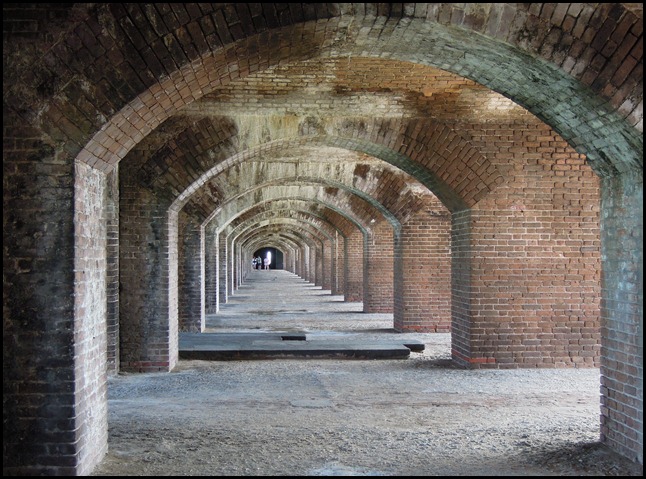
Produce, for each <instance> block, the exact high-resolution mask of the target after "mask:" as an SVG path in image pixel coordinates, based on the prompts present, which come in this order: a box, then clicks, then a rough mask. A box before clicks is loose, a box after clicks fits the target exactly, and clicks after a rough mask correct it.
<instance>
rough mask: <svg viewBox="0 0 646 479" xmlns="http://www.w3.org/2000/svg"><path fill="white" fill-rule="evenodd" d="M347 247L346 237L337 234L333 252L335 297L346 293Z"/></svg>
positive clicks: (333, 291)
mask: <svg viewBox="0 0 646 479" xmlns="http://www.w3.org/2000/svg"><path fill="white" fill-rule="evenodd" d="M345 247H346V239H345V237H344V236H342V235H340V234H339V233H337V234H336V240H335V241H334V251H333V258H334V269H333V275H332V294H334V295H341V294H344V291H345Z"/></svg>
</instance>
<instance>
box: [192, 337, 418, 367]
mask: <svg viewBox="0 0 646 479" xmlns="http://www.w3.org/2000/svg"><path fill="white" fill-rule="evenodd" d="M423 350H424V343H422V342H421V341H416V340H410V339H406V340H404V341H401V342H398V341H394V340H392V339H388V340H379V341H376V340H362V339H353V338H346V339H342V340H341V339H316V338H315V337H313V338H308V337H307V334H306V333H297V332H296V333H295V332H245V333H180V335H179V357H180V359H201V360H211V361H215V360H230V359H269V358H276V359H278V358H283V359H284V358H301V359H303V358H312V359H324V358H330V359H342V358H347V359H406V358H408V357H409V356H410V352H411V351H416V352H417V351H423Z"/></svg>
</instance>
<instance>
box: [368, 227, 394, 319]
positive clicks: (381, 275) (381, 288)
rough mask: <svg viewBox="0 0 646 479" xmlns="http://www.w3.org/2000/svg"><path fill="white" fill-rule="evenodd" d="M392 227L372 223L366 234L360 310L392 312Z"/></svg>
mask: <svg viewBox="0 0 646 479" xmlns="http://www.w3.org/2000/svg"><path fill="white" fill-rule="evenodd" d="M393 241H394V239H393V227H392V225H391V224H390V223H388V222H387V221H381V222H379V223H375V224H374V225H372V227H371V234H370V235H369V236H368V237H367V241H366V247H365V249H364V256H365V258H366V262H365V265H366V267H365V268H364V271H363V312H364V313H392V312H393Z"/></svg>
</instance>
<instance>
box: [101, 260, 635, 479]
mask: <svg viewBox="0 0 646 479" xmlns="http://www.w3.org/2000/svg"><path fill="white" fill-rule="evenodd" d="M391 328H392V315H384V314H365V313H362V312H361V304H360V303H343V301H342V297H339V296H332V295H330V292H329V291H327V292H326V291H322V290H321V288H320V287H315V286H313V285H311V284H310V283H306V282H304V281H302V280H301V279H300V278H298V277H296V276H295V275H291V274H290V273H287V272H284V271H269V272H266V271H257V272H253V273H252V275H251V277H250V278H249V280H248V281H247V282H246V283H245V285H243V286H242V287H241V288H240V290H239V291H237V292H236V294H235V295H234V296H233V297H231V298H230V300H229V301H228V302H227V304H226V305H223V306H222V308H221V311H220V313H218V314H216V315H212V316H209V318H208V320H207V331H211V332H212V331H259V330H266V331H296V330H298V331H302V332H306V333H307V334H308V339H310V338H326V337H334V338H335V339H344V338H346V339H351V338H356V337H362V338H388V337H390V338H392V337H393V335H397V337H398V338H399V337H402V338H406V337H410V338H414V339H420V340H422V341H424V343H425V344H426V349H425V350H424V351H423V352H421V353H411V356H410V357H409V358H408V359H393V360H347V359H345V360H344V359H274V360H262V361H259V360H236V361H187V360H181V361H180V362H179V364H178V366H177V367H176V368H175V369H174V370H173V371H172V372H171V373H162V374H120V375H118V376H116V377H112V378H110V380H109V394H108V395H109V401H108V403H109V453H108V455H107V456H106V458H105V459H104V460H103V461H102V463H101V464H99V466H98V467H97V468H96V469H95V471H94V472H93V474H92V475H94V476H126V475H127V476H198V475H208V476H447V475H451V476H473V475H482V476H485V475H486V476H534V475H536V476H641V475H642V473H643V466H641V465H638V464H635V463H633V462H631V461H629V460H627V459H625V458H622V457H620V456H618V455H616V454H614V453H612V452H611V451H609V450H608V449H607V448H605V447H604V446H602V445H601V444H600V443H599V409H600V407H599V370H598V369H545V370H536V369H515V370H497V369H496V370H464V369H460V368H457V367H455V366H454V365H453V364H452V362H451V356H450V341H451V339H450V334H406V335H399V334H397V333H394V332H393V331H392V329H391Z"/></svg>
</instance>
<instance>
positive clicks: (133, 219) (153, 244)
mask: <svg viewBox="0 0 646 479" xmlns="http://www.w3.org/2000/svg"><path fill="white" fill-rule="evenodd" d="M120 176H121V183H122V186H121V198H120V200H121V202H120V203H121V204H120V208H119V238H120V248H119V254H120V257H119V262H120V280H121V298H120V304H119V310H120V323H121V368H122V370H124V371H131V372H152V371H170V370H171V369H172V368H173V367H175V363H176V359H177V353H178V352H177V341H176V338H177V327H178V322H179V320H178V310H177V308H178V296H177V294H178V289H179V287H178V250H177V247H178V246H177V241H178V236H177V235H178V232H177V228H178V223H177V221H178V219H177V214H176V213H170V214H169V207H170V205H169V204H165V203H162V202H161V201H158V200H157V199H156V198H155V196H154V195H153V194H152V193H151V192H149V191H147V190H142V189H139V188H138V187H130V186H129V185H128V184H127V179H128V177H129V176H130V175H128V174H124V171H123V168H122V171H121V174H120Z"/></svg>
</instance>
